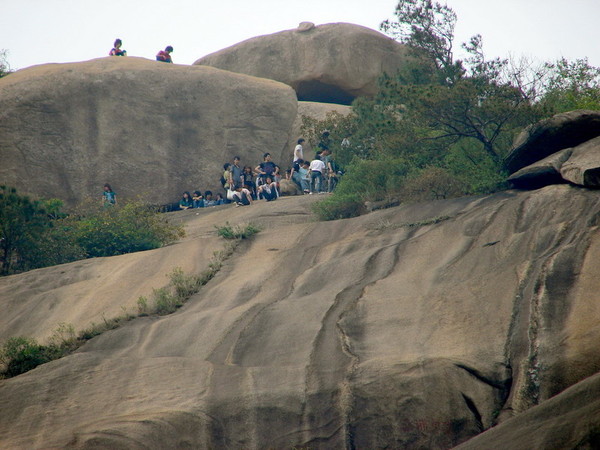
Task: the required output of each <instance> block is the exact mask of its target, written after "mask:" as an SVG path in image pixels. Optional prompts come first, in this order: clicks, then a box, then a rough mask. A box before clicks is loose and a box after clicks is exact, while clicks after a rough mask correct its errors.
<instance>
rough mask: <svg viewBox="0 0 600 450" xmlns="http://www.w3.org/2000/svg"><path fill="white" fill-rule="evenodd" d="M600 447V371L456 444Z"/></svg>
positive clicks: (475, 448) (499, 448)
mask: <svg viewBox="0 0 600 450" xmlns="http://www.w3.org/2000/svg"><path fill="white" fill-rule="evenodd" d="M482 448H485V449H488V450H496V449H497V450H504V449H507V448H527V449H530V448H531V449H533V448H536V449H537V448H540V449H542V448H544V449H545V448H547V449H567V448H574V449H575V448H576V449H596V448H600V374H596V375H594V376H592V377H590V378H588V379H586V380H584V381H582V382H581V383H578V384H576V385H575V386H573V387H571V388H569V389H567V390H566V391H565V392H563V393H561V394H559V395H557V396H556V397H554V398H551V399H550V400H548V401H547V402H544V403H542V404H541V405H539V406H536V407H535V408H532V409H530V410H529V411H527V412H525V413H523V414H521V415H519V416H518V417H515V418H514V419H511V420H509V421H507V422H505V423H503V424H501V425H499V426H497V427H495V428H492V429H491V430H489V431H487V432H485V433H483V434H481V435H480V436H477V437H476V438H474V439H471V440H470V441H468V442H466V443H465V444H463V445H460V446H458V447H457V449H461V450H468V449H472V450H480V449H482Z"/></svg>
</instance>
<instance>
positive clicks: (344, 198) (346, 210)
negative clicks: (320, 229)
mask: <svg viewBox="0 0 600 450" xmlns="http://www.w3.org/2000/svg"><path fill="white" fill-rule="evenodd" d="M312 210H313V212H314V213H315V214H316V215H317V217H318V218H319V219H320V220H337V219H347V218H349V217H356V216H358V215H360V214H361V213H363V212H364V200H363V199H362V197H361V196H360V195H358V194H355V193H352V194H335V195H331V196H329V197H327V198H325V199H323V200H321V201H319V202H317V203H315V204H313V205H312Z"/></svg>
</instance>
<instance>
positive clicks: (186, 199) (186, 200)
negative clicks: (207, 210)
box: [179, 191, 194, 209]
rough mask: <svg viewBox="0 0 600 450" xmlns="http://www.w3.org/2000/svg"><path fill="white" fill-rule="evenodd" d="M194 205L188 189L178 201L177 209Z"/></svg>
mask: <svg viewBox="0 0 600 450" xmlns="http://www.w3.org/2000/svg"><path fill="white" fill-rule="evenodd" d="M193 207H194V201H193V200H192V196H191V195H190V193H189V192H188V191H185V192H184V193H183V197H181V200H180V201H179V209H190V208H193Z"/></svg>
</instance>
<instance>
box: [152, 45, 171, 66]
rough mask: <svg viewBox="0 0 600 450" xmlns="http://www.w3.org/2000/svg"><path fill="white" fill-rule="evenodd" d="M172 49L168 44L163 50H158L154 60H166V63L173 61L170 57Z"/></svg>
mask: <svg viewBox="0 0 600 450" xmlns="http://www.w3.org/2000/svg"><path fill="white" fill-rule="evenodd" d="M172 51H173V47H171V46H170V45H168V46H167V48H165V49H164V50H161V51H160V52H158V53H157V54H156V60H157V61H161V62H166V63H173V60H172V59H171V52H172Z"/></svg>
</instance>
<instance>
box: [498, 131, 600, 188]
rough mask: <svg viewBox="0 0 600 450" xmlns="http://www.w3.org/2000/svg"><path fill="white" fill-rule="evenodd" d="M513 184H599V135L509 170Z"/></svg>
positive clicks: (522, 185) (527, 186)
mask: <svg viewBox="0 0 600 450" xmlns="http://www.w3.org/2000/svg"><path fill="white" fill-rule="evenodd" d="M508 181H510V182H511V183H512V184H513V185H514V186H515V187H520V188H538V187H542V186H545V185H548V184H558V183H566V182H569V183H573V184H577V185H579V186H585V187H591V188H598V187H600V137H597V138H594V139H591V140H589V141H587V142H585V143H583V144H580V145H578V146H577V147H574V148H567V149H564V150H561V151H559V152H556V153H554V154H552V155H550V156H548V157H546V158H544V159H542V160H541V161H538V162H536V163H533V164H531V165H529V166H527V167H524V168H522V169H521V170H518V171H516V172H515V173H514V174H512V175H511V176H510V177H509V178H508Z"/></svg>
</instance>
